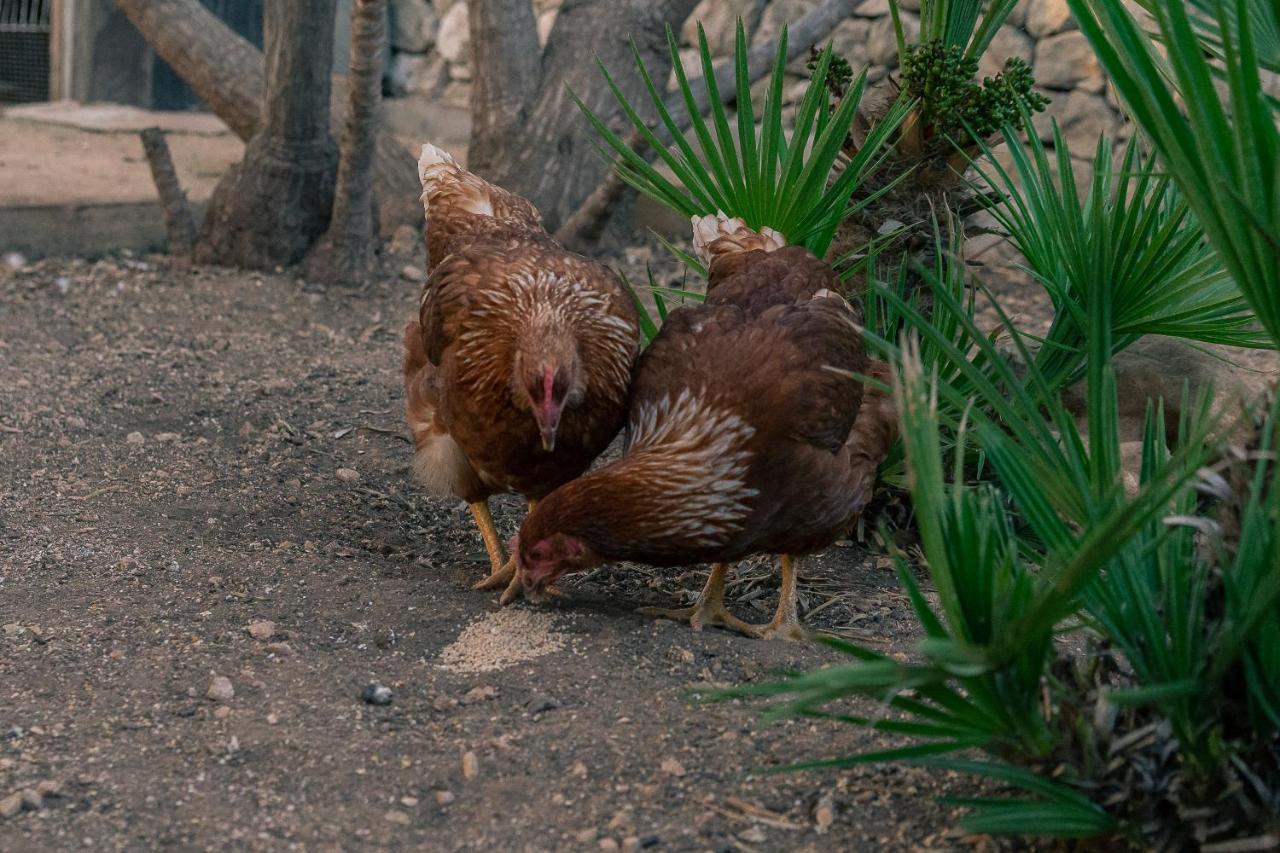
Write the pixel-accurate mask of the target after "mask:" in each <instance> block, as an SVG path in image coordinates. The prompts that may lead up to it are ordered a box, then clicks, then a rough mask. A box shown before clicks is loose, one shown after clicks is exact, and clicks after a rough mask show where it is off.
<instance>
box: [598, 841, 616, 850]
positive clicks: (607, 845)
mask: <svg viewBox="0 0 1280 853" xmlns="http://www.w3.org/2000/svg"><path fill="white" fill-rule="evenodd" d="M596 846H597V847H599V848H600V849H601V850H617V849H618V842H616V841H614V840H613V839H612V838H601V839H600V843H599V844H597V845H596Z"/></svg>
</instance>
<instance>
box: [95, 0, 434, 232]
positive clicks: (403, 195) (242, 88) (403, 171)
mask: <svg viewBox="0 0 1280 853" xmlns="http://www.w3.org/2000/svg"><path fill="white" fill-rule="evenodd" d="M116 5H118V6H119V7H120V9H121V10H122V11H123V12H124V13H125V14H126V15H127V16H128V17H129V20H130V21H132V22H133V25H134V26H135V27H137V29H138V31H139V32H141V33H142V35H143V37H144V38H145V39H146V40H147V43H148V44H150V45H151V47H152V48H153V49H154V50H155V52H156V53H157V54H159V55H160V56H161V57H162V58H163V59H164V60H165V61H166V62H168V63H169V64H170V65H171V66H173V68H174V70H175V71H177V73H178V75H179V76H180V77H182V79H183V80H185V81H186V82H187V84H188V85H189V86H191V88H192V89H194V90H195V92H196V94H197V95H199V96H200V97H201V99H203V100H204V101H205V103H207V104H208V105H209V107H210V109H212V110H213V111H214V112H215V113H216V114H217V115H218V117H219V118H221V119H222V120H223V121H224V122H226V123H227V126H228V127H230V128H231V130H232V131H233V132H235V134H236V135H237V136H239V137H240V138H241V139H243V140H245V141H246V142H247V141H249V140H250V139H251V138H252V137H253V135H254V134H255V133H257V132H258V129H259V127H260V126H261V122H262V93H263V75H264V68H265V62H264V59H263V56H262V53H261V52H260V51H258V50H257V49H255V48H254V46H253V45H251V44H249V42H247V41H245V40H244V39H243V38H241V37H240V36H238V35H236V34H235V33H234V32H232V31H231V29H230V28H228V27H227V26H226V25H225V24H223V23H222V21H220V20H218V19H217V18H216V17H215V16H214V15H213V14H212V13H211V12H210V11H209V10H208V9H206V8H205V7H204V6H203V5H202V4H201V3H200V2H199V0H116ZM266 5H267V6H268V7H271V6H275V5H278V4H276V3H268V4H266ZM326 67H327V66H326ZM339 79H341V78H339ZM329 109H330V118H331V122H332V124H331V126H332V129H333V130H332V132H333V133H335V134H337V133H340V132H341V129H342V127H343V125H344V123H345V121H346V114H347V98H346V95H345V87H339V86H336V85H335V86H333V91H332V94H331V99H330V107H329ZM413 164H414V158H413V156H412V155H411V154H410V153H409V152H408V151H406V150H405V149H404V147H403V146H401V145H400V144H399V143H398V142H396V141H395V139H394V138H392V137H391V135H390V134H387V133H382V134H379V136H378V142H377V153H376V154H375V156H374V166H373V171H374V185H375V188H376V192H377V195H378V212H379V228H380V231H381V233H382V234H383V235H386V236H390V235H391V233H392V232H394V231H395V229H396V227H397V226H399V225H405V224H407V225H412V226H414V227H415V228H416V227H418V226H419V225H421V223H422V207H421V205H420V204H419V203H418V194H419V193H420V192H421V187H419V186H418V175H417V170H416V169H415V168H414V165H413Z"/></svg>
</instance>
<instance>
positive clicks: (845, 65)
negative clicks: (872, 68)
mask: <svg viewBox="0 0 1280 853" xmlns="http://www.w3.org/2000/svg"><path fill="white" fill-rule="evenodd" d="M821 60H822V51H820V50H818V49H817V48H816V47H811V48H809V59H808V61H806V62H805V68H806V69H808V71H809V79H810V80H812V79H813V75H814V73H816V72H817V70H818V63H819V62H820V61H821ZM852 82H853V66H852V65H850V64H849V60H847V59H845V58H844V57H842V56H839V55H837V54H835V53H832V54H831V62H830V63H829V64H828V65H827V79H826V80H825V81H824V85H825V86H826V87H827V91H828V92H830V93H831V97H833V98H835V99H836V100H837V101H838V100H840V99H841V98H843V97H844V96H845V93H846V92H848V91H849V84H850V83H852Z"/></svg>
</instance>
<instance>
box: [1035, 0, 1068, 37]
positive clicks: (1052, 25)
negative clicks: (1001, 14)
mask: <svg viewBox="0 0 1280 853" xmlns="http://www.w3.org/2000/svg"><path fill="white" fill-rule="evenodd" d="M1074 26H1075V22H1074V21H1073V20H1072V19H1071V9H1070V8H1069V7H1068V6H1067V0H1030V2H1029V3H1027V23H1026V30H1027V32H1028V33H1030V34H1031V35H1032V36H1034V37H1035V38H1043V37H1044V36H1050V35H1053V34H1054V33H1060V32H1062V31H1063V30H1066V29H1071V28H1073V27H1074Z"/></svg>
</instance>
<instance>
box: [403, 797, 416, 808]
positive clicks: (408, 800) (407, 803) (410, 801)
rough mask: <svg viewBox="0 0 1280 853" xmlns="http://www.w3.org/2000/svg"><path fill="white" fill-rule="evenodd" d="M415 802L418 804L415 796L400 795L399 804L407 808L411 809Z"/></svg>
mask: <svg viewBox="0 0 1280 853" xmlns="http://www.w3.org/2000/svg"><path fill="white" fill-rule="evenodd" d="M417 804H418V798H417V797H401V798H400V805H402V806H404V807H405V808H407V809H411V808H413V807H414V806H416V805H417Z"/></svg>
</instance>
